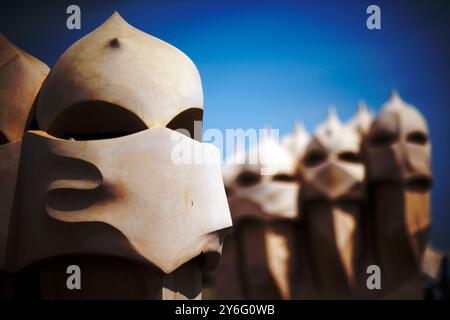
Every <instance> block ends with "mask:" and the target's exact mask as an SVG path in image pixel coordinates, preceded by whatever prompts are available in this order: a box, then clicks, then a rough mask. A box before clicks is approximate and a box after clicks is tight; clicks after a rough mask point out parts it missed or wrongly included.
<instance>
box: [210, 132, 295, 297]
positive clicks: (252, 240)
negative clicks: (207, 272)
mask: <svg viewBox="0 0 450 320" xmlns="http://www.w3.org/2000/svg"><path fill="white" fill-rule="evenodd" d="M233 160H235V161H236V162H238V163H237V164H235V165H231V164H227V165H225V167H224V172H223V174H224V177H226V178H227V180H228V181H229V185H228V190H229V191H230V192H229V197H228V200H229V204H230V210H231V214H232V216H233V222H234V225H235V229H234V231H235V232H234V233H233V235H234V237H233V239H232V241H233V242H231V244H229V243H227V244H226V246H229V245H232V246H233V248H229V247H227V248H228V249H227V250H228V251H227V253H226V257H225V259H226V260H228V261H229V262H228V263H227V265H228V266H229V267H228V269H227V268H225V267H224V268H222V269H221V270H220V272H219V274H218V277H219V283H220V284H219V287H218V290H219V291H221V290H222V291H224V292H227V291H230V289H229V286H230V284H229V283H230V282H232V281H233V280H234V281H236V280H235V279H231V280H228V283H226V282H224V281H223V280H222V278H221V277H224V278H225V279H226V277H227V273H228V272H229V270H230V269H231V270H233V268H235V267H234V265H238V268H239V269H240V271H239V272H238V274H237V275H236V276H235V278H236V277H237V279H240V283H239V287H244V288H245V289H244V298H290V297H291V277H292V276H291V275H292V273H293V272H295V270H296V267H295V265H293V264H295V262H296V256H295V254H296V249H295V245H296V242H297V239H296V236H295V235H296V232H295V227H296V225H295V223H294V221H293V220H295V219H296V218H297V217H298V208H297V195H298V184H297V183H296V181H295V178H294V172H295V166H294V164H295V162H294V158H293V156H292V155H291V153H290V152H289V151H287V150H286V149H285V148H283V147H282V146H281V145H280V144H279V143H278V142H277V141H275V140H274V139H273V137H272V136H268V137H264V138H263V139H261V141H260V143H259V144H258V145H256V146H255V147H253V148H252V149H250V151H249V152H248V154H246V155H245V154H244V153H243V152H242V151H238V152H237V153H236V154H235V155H234V157H233ZM239 161H242V162H241V164H239ZM242 163H244V164H242ZM239 275H241V276H240V277H239Z"/></svg>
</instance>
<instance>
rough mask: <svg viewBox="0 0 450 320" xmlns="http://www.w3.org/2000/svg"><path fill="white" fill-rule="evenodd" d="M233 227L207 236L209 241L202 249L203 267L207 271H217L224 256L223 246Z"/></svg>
mask: <svg viewBox="0 0 450 320" xmlns="http://www.w3.org/2000/svg"><path fill="white" fill-rule="evenodd" d="M230 230H231V227H227V228H223V229H220V230H217V231H214V232H211V233H209V234H207V235H206V236H207V238H208V239H207V241H206V242H205V244H204V246H203V249H202V254H201V256H202V266H203V268H204V269H205V270H207V271H212V270H215V269H216V267H217V265H218V264H219V261H220V256H221V255H222V245H223V242H224V239H225V237H226V235H227V234H228V233H229V232H230Z"/></svg>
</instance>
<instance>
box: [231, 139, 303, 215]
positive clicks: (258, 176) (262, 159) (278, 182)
mask: <svg viewBox="0 0 450 320" xmlns="http://www.w3.org/2000/svg"><path fill="white" fill-rule="evenodd" d="M294 172H295V162H294V159H293V157H292V155H291V154H290V153H289V152H288V151H287V150H286V149H285V148H283V147H282V146H280V145H279V144H278V142H276V141H275V140H274V139H273V138H272V137H265V138H263V139H261V142H260V143H259V144H258V145H257V146H256V147H254V148H252V149H251V150H250V151H249V153H248V154H247V156H246V159H245V164H244V165H243V166H241V167H240V169H239V172H238V173H237V174H236V178H235V180H234V181H233V183H232V184H231V190H232V196H233V197H236V198H240V199H246V200H249V201H251V202H253V203H255V204H256V205H258V206H259V207H260V208H261V211H262V212H263V213H262V214H263V215H267V217H269V218H270V217H272V218H277V217H278V218H295V217H296V216H297V214H298V210H297V202H296V195H297V193H298V184H297V183H296V182H295V177H294ZM232 214H233V217H234V219H237V218H238V215H239V216H240V213H237V212H233V213H232ZM242 214H244V215H246V214H249V213H242Z"/></svg>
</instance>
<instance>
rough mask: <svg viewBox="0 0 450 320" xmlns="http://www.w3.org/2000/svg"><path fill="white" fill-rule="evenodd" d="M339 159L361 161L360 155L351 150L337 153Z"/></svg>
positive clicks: (353, 161) (352, 161)
mask: <svg viewBox="0 0 450 320" xmlns="http://www.w3.org/2000/svg"><path fill="white" fill-rule="evenodd" d="M338 157H339V160H342V161H345V162H350V163H361V161H362V159H361V155H360V154H358V153H355V152H352V151H344V152H341V153H340V154H339V156H338Z"/></svg>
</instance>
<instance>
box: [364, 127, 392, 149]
mask: <svg viewBox="0 0 450 320" xmlns="http://www.w3.org/2000/svg"><path fill="white" fill-rule="evenodd" d="M396 140H397V136H396V135H395V134H393V133H392V132H386V131H379V132H377V133H375V134H374V135H373V136H372V138H371V139H370V145H371V146H372V147H374V148H380V147H387V146H390V145H391V144H393V143H394V142H395V141H396Z"/></svg>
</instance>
